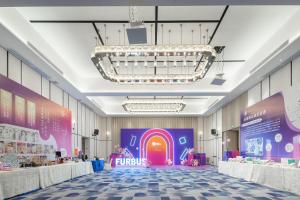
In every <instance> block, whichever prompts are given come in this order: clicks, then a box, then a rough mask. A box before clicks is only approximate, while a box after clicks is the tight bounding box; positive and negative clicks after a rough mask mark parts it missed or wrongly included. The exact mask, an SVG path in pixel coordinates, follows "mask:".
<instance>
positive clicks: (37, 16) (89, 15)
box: [18, 6, 155, 21]
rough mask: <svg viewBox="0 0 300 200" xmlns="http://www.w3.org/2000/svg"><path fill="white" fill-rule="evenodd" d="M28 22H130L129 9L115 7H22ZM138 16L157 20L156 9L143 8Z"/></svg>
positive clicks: (138, 11)
mask: <svg viewBox="0 0 300 200" xmlns="http://www.w3.org/2000/svg"><path fill="white" fill-rule="evenodd" d="M18 10H19V12H20V13H21V14H23V15H24V16H25V17H26V19H27V20H75V21H77V20H129V8H128V7H125V6H123V7H122V6H113V7H106V6H104V7H100V6H99V7H98V6H93V7H38V8H37V7H20V8H18ZM137 16H140V19H142V20H154V19H155V7H151V6H141V7H138V9H137Z"/></svg>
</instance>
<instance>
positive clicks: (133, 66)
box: [91, 44, 216, 84]
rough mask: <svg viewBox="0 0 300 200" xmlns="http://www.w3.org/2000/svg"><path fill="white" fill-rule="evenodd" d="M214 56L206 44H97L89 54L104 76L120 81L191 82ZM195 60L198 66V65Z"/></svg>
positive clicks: (152, 82) (197, 77)
mask: <svg viewBox="0 0 300 200" xmlns="http://www.w3.org/2000/svg"><path fill="white" fill-rule="evenodd" d="M215 58H216V51H215V49H214V48H212V47H211V46H210V45H184V44H181V45H171V44H169V45H129V46H126V45H118V46H112V45H105V46H102V45H97V46H96V47H95V48H94V49H93V51H92V54H91V59H92V61H93V63H94V64H95V66H96V68H97V69H98V71H99V72H100V74H101V75H102V77H103V78H104V79H106V80H110V81H112V82H117V83H123V84H173V83H179V84H180V83H192V82H196V81H198V80H200V79H202V78H204V76H205V75H206V73H207V71H208V70H209V68H210V67H211V65H212V63H213V61H214V60H215ZM198 63H199V66H198Z"/></svg>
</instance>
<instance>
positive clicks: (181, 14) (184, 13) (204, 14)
mask: <svg viewBox="0 0 300 200" xmlns="http://www.w3.org/2000/svg"><path fill="white" fill-rule="evenodd" d="M224 8H225V6H162V7H159V9H158V12H159V20H219V19H220V17H221V15H222V12H223V10H224Z"/></svg>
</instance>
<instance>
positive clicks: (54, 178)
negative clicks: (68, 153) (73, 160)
mask: <svg viewBox="0 0 300 200" xmlns="http://www.w3.org/2000/svg"><path fill="white" fill-rule="evenodd" d="M72 165H73V164H61V165H53V166H43V167H38V170H39V177H40V187H41V188H45V187H48V186H51V185H55V184H57V183H61V182H64V181H67V180H70V179H72Z"/></svg>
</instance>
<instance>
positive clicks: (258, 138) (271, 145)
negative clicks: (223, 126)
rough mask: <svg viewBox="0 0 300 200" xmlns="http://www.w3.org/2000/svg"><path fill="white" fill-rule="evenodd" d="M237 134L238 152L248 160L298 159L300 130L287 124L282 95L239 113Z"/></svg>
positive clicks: (299, 156) (299, 157)
mask: <svg viewBox="0 0 300 200" xmlns="http://www.w3.org/2000/svg"><path fill="white" fill-rule="evenodd" d="M240 130H241V151H244V152H246V154H247V155H248V156H253V157H261V158H264V159H273V160H276V161H279V160H280V158H282V157H285V158H296V159H300V129H298V128H297V127H295V126H294V124H293V123H292V122H291V121H290V120H289V117H288V114H287V112H286V109H285V100H284V97H283V94H282V93H277V94H275V95H273V96H271V97H269V98H267V99H265V100H263V101H261V102H259V103H257V104H255V105H253V106H250V107H249V108H247V109H246V110H245V111H244V112H242V113H241V128H240Z"/></svg>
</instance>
